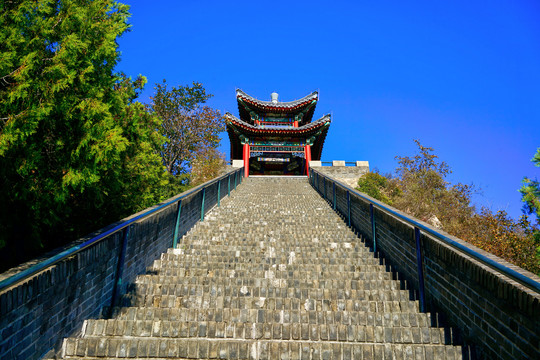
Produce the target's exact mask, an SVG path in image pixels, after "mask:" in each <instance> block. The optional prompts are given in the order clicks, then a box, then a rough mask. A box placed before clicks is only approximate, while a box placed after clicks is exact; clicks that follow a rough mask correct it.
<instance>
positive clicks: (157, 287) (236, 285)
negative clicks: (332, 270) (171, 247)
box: [134, 275, 402, 299]
mask: <svg viewBox="0 0 540 360" xmlns="http://www.w3.org/2000/svg"><path fill="white" fill-rule="evenodd" d="M272 276H273V275H272ZM135 284H136V285H135V287H134V290H135V291H137V293H140V294H143V293H144V294H154V295H159V294H160V295H177V296H185V295H187V294H207V293H211V294H212V295H214V296H223V295H228V294H230V295H232V296H249V294H253V296H267V295H268V296H272V295H274V294H275V295H277V294H280V296H281V297H291V298H292V297H296V298H302V297H306V298H308V297H309V298H315V299H329V298H337V299H352V298H355V296H357V295H360V298H365V296H364V297H362V295H363V294H364V293H363V291H371V292H373V291H400V290H402V289H401V284H400V283H399V281H396V280H382V281H381V280H372V281H363V280H347V279H343V280H341V279H340V280H326V279H324V280H312V281H301V280H296V279H291V280H287V279H275V278H273V277H272V278H270V277H267V278H256V277H252V278H229V277H221V278H218V277H213V276H200V277H184V278H178V277H166V278H164V277H158V276H152V275H145V276H139V277H138V278H137V279H136V281H135ZM180 287H181V289H179V288H180ZM358 291H361V292H358Z"/></svg>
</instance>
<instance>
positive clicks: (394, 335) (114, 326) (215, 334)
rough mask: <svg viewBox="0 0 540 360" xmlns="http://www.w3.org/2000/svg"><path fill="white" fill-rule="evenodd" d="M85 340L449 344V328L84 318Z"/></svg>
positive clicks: (450, 336) (450, 342) (450, 339)
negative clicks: (184, 339)
mask: <svg viewBox="0 0 540 360" xmlns="http://www.w3.org/2000/svg"><path fill="white" fill-rule="evenodd" d="M82 331H83V336H84V338H85V339H90V338H92V337H122V336H126V337H128V336H129V337H138V338H147V337H153V338H162V339H166V338H229V339H236V340H240V339H244V340H250V339H253V340H261V339H264V340H272V339H273V340H311V341H348V342H361V343H383V342H384V343H392V344H413V343H414V344H447V345H450V344H452V334H451V331H450V330H448V329H444V328H432V327H401V326H395V327H384V326H366V325H342V324H340V325H319V324H301V323H276V322H271V321H266V322H258V323H249V322H247V323H243V322H225V321H223V322H216V321H193V322H183V321H168V320H155V321H152V320H147V321H144V320H86V321H85V324H84V325H83V329H82Z"/></svg>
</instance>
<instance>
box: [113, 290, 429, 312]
mask: <svg viewBox="0 0 540 360" xmlns="http://www.w3.org/2000/svg"><path fill="white" fill-rule="evenodd" d="M122 305H123V306H139V307H156V308H186V309H187V308H189V309H195V308H200V309H213V308H222V309H267V310H302V309H304V310H315V311H371V312H386V311H391V312H401V311H404V312H419V311H418V309H419V306H418V302H417V301H411V300H409V299H408V298H406V299H405V298H404V299H396V300H389V299H386V300H370V299H365V300H313V299H290V298H282V297H278V298H271V297H270V298H267V297H248V296H246V297H233V296H215V297H214V296H209V295H206V296H186V297H178V296H176V295H134V294H127V295H124V296H123V297H122Z"/></svg>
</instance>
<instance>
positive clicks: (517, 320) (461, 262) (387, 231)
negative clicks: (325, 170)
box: [310, 172, 540, 360]
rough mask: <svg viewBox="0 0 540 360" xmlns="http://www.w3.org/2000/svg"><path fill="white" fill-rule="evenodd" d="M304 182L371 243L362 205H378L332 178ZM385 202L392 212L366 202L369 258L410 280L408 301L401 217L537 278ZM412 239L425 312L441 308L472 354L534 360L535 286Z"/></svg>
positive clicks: (538, 328)
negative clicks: (373, 255) (371, 249)
mask: <svg viewBox="0 0 540 360" xmlns="http://www.w3.org/2000/svg"><path fill="white" fill-rule="evenodd" d="M320 175H322V174H320ZM310 182H311V184H312V185H313V186H314V187H315V188H316V189H318V191H319V192H320V193H321V195H322V196H324V197H325V198H327V199H328V201H329V202H330V203H331V204H332V205H333V204H334V193H335V199H336V210H337V211H338V212H340V213H341V214H343V216H344V217H345V219H346V221H348V219H347V217H348V214H349V213H350V222H351V225H352V226H353V227H354V228H355V229H356V230H357V231H358V232H359V233H360V234H362V235H363V237H364V238H365V239H366V241H367V242H368V243H371V246H372V247H373V242H372V241H373V231H372V223H371V216H370V206H369V204H370V202H371V203H372V204H379V205H382V204H381V203H379V202H378V201H377V200H374V199H371V198H369V197H368V196H367V195H365V197H366V198H367V199H368V200H366V199H365V198H362V197H361V196H358V195H357V193H356V192H355V191H354V190H353V189H351V188H348V187H346V186H343V185H339V184H336V186H335V191H334V182H333V181H332V180H331V179H327V180H326V181H325V180H324V179H323V178H322V176H317V173H315V172H313V173H311V176H310ZM347 193H349V199H350V200H349V201H347ZM384 206H386V205H384ZM386 207H387V208H389V209H391V210H392V211H393V212H394V213H395V214H398V215H395V214H392V213H390V212H387V211H384V210H382V209H379V208H377V206H374V219H375V224H376V226H375V238H376V242H377V245H376V246H377V253H378V254H377V255H378V256H379V257H380V258H381V262H383V263H386V264H388V266H389V267H390V268H391V269H392V270H393V271H394V272H395V274H396V277H399V278H400V279H402V280H403V281H404V283H408V284H410V287H411V288H412V289H414V291H413V292H412V293H411V296H413V297H415V298H418V296H419V295H418V290H419V278H418V268H417V257H416V256H417V255H416V254H417V251H416V241H415V237H414V234H415V229H414V226H413V225H412V223H411V222H409V221H405V220H403V218H405V219H409V220H410V221H413V222H416V223H419V224H421V225H423V226H424V227H426V228H428V229H430V230H431V231H433V232H435V233H437V232H438V233H439V234H441V236H442V237H447V238H449V239H450V240H452V241H454V242H456V243H459V244H461V245H463V246H465V247H467V248H469V249H470V250H472V251H474V252H476V253H478V254H480V255H482V256H485V257H487V258H489V259H491V260H493V261H495V262H498V263H500V264H502V265H504V266H506V267H508V268H510V269H512V270H515V271H517V272H518V273H520V274H522V275H524V276H527V277H529V278H531V279H533V280H534V281H536V282H537V283H540V278H539V277H538V276H536V275H534V274H532V273H530V272H528V271H525V270H523V269H521V268H519V267H517V266H514V265H512V264H509V263H507V262H506V261H504V260H503V259H500V258H498V257H496V256H495V255H492V254H489V253H487V252H485V251H483V250H480V249H478V248H476V247H474V246H472V245H470V244H468V243H466V242H464V241H462V240H460V239H458V238H455V237H453V236H451V235H449V234H446V233H444V232H442V231H440V230H437V229H435V228H433V227H432V226H430V225H429V224H426V223H423V222H421V221H419V220H416V219H414V218H411V217H409V216H408V215H406V214H403V213H401V212H400V211H399V210H396V209H393V208H390V207H388V206H386ZM400 217H403V218H400ZM420 244H421V246H420V248H421V250H422V258H423V262H422V263H423V266H422V268H423V272H424V284H425V299H426V308H427V311H430V312H432V313H437V312H442V314H443V320H444V321H445V322H446V323H447V324H448V325H451V326H453V327H456V328H458V329H460V332H461V333H460V334H458V336H461V338H462V340H463V342H464V344H469V345H473V347H474V349H475V350H476V356H478V358H481V359H482V358H483V359H512V360H513V359H540V293H539V292H538V291H537V290H533V289H531V288H529V287H527V286H525V285H522V284H520V283H518V282H517V281H516V280H514V279H511V278H509V277H507V276H506V275H504V274H503V273H501V272H500V271H498V270H496V269H494V268H492V267H490V266H487V265H486V264H484V263H483V262H480V261H479V260H477V259H474V258H473V257H471V256H470V255H467V254H466V253H465V252H464V251H462V250H459V249H457V248H456V247H454V246H451V245H450V244H449V243H448V242H447V241H444V239H442V238H439V237H437V236H433V235H430V234H428V233H425V232H422V233H421V236H420ZM437 318H439V317H437ZM444 318H445V319H444Z"/></svg>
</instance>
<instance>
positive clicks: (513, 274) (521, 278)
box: [310, 168, 540, 293]
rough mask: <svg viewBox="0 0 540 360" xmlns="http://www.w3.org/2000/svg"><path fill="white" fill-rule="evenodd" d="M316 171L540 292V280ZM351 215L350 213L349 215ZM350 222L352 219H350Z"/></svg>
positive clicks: (314, 171)
mask: <svg viewBox="0 0 540 360" xmlns="http://www.w3.org/2000/svg"><path fill="white" fill-rule="evenodd" d="M312 172H313V173H315V174H317V175H318V176H322V177H323V178H328V179H329V180H330V181H333V182H334V183H336V184H338V185H339V186H341V187H342V188H343V190H346V191H348V194H349V193H353V194H354V195H356V196H358V197H360V198H362V199H363V200H365V201H367V202H368V204H371V205H373V207H376V208H377V209H379V210H382V211H384V212H386V213H388V214H390V215H392V216H394V217H396V218H398V219H400V220H402V221H404V222H405V223H407V224H409V225H412V226H413V227H415V228H418V229H420V230H422V232H424V233H426V234H429V235H432V236H434V237H435V238H437V239H439V240H442V241H443V242H444V243H446V244H447V245H450V246H452V247H453V248H455V249H457V250H460V251H462V252H464V253H465V254H467V255H468V256H470V257H472V258H474V259H475V260H478V261H480V262H481V263H483V264H485V265H488V266H489V267H491V268H492V269H495V270H498V271H500V272H501V273H502V274H503V275H505V276H508V277H509V278H511V279H513V280H515V281H517V282H519V283H521V284H523V285H525V286H527V287H528V288H530V289H532V290H535V291H536V292H538V293H540V282H538V281H535V280H533V279H531V278H530V277H528V276H525V275H523V274H521V273H519V272H517V271H516V270H514V269H511V268H509V267H507V266H505V265H503V264H500V263H498V262H496V261H494V260H492V259H490V258H488V257H487V256H484V255H482V254H480V253H478V252H476V251H474V250H473V249H471V248H469V247H467V246H465V245H463V244H460V243H459V242H457V241H455V240H452V239H450V238H449V237H448V236H445V235H443V234H441V233H439V232H437V231H435V230H433V229H430V228H429V227H427V226H425V225H424V224H422V223H421V222H419V221H416V220H413V219H412V218H409V217H407V216H405V215H403V214H400V213H399V212H397V211H396V210H393V209H392V208H390V207H388V206H386V205H383V204H382V203H381V202H379V201H377V200H375V199H372V198H370V197H368V196H366V195H363V194H362V193H360V192H359V191H357V190H355V189H353V188H351V187H349V186H347V185H345V184H343V183H341V182H339V181H337V180H335V179H333V178H330V177H327V176H325V175H323V174H322V173H320V172H319V171H317V170H314V169H312V168H310V173H312ZM349 217H350V215H349ZM349 222H350V220H349Z"/></svg>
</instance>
